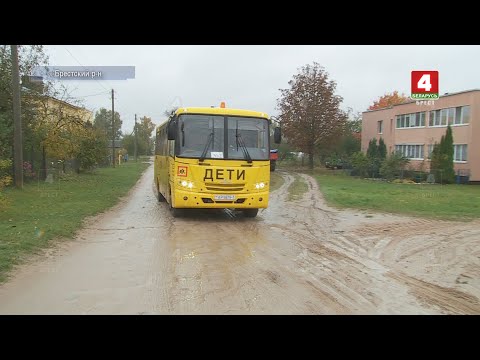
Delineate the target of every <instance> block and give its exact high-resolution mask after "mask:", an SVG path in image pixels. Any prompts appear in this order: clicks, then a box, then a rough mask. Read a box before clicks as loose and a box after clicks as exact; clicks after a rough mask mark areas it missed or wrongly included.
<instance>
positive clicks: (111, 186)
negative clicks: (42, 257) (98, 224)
mask: <svg viewBox="0 0 480 360" xmlns="http://www.w3.org/2000/svg"><path fill="white" fill-rule="evenodd" d="M142 160H143V161H144V160H145V159H139V161H138V162H133V161H131V162H128V163H125V164H122V165H121V166H117V167H116V168H115V169H113V168H102V169H97V170H96V171H95V173H85V174H81V175H68V176H65V177H64V178H63V179H61V180H59V181H56V182H54V183H51V184H50V183H45V182H37V183H29V184H26V185H25V186H24V189H23V190H16V189H14V188H9V189H6V190H5V196H6V198H7V200H8V203H9V205H8V207H7V208H5V209H3V210H2V211H0V282H3V281H5V279H6V275H7V273H8V271H9V270H11V269H12V267H13V266H14V265H16V264H19V263H21V261H22V259H24V257H25V255H28V254H31V253H35V252H36V251H37V250H39V249H41V248H44V247H46V246H48V245H49V243H50V242H51V240H52V239H54V238H61V237H71V236H72V235H73V234H74V233H75V231H76V230H78V229H79V228H80V227H81V225H82V221H83V220H84V219H85V218H86V217H87V216H91V215H95V214H97V213H99V212H101V211H104V210H106V209H108V208H109V207H111V206H113V205H115V204H116V203H117V202H118V199H119V198H120V197H121V196H124V195H125V194H126V193H127V192H128V190H129V189H130V188H131V187H132V186H133V185H134V184H135V183H136V182H137V180H138V179H139V177H140V175H141V173H142V172H143V171H144V170H145V169H146V168H147V167H148V164H147V163H144V162H143V161H142Z"/></svg>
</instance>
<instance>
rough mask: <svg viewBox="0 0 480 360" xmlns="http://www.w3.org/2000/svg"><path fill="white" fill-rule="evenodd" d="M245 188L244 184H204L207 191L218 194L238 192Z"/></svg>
mask: <svg viewBox="0 0 480 360" xmlns="http://www.w3.org/2000/svg"><path fill="white" fill-rule="evenodd" d="M244 188H245V184H213V183H210V184H205V189H207V190H208V191H213V192H215V191H218V192H223V193H225V192H240V191H243V189H244Z"/></svg>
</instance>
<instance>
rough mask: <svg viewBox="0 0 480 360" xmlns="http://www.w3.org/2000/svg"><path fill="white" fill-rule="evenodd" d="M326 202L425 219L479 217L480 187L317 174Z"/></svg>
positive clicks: (466, 218) (467, 218)
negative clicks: (423, 217) (391, 181)
mask: <svg viewBox="0 0 480 360" xmlns="http://www.w3.org/2000/svg"><path fill="white" fill-rule="evenodd" d="M315 177H316V179H317V181H318V183H319V185H320V189H321V190H322V192H323V193H324V195H325V198H326V199H327V201H328V202H329V203H330V204H332V205H335V206H338V207H349V208H357V209H364V210H376V211H383V212H391V213H401V214H410V215H418V216H425V217H433V218H441V219H451V220H469V219H472V218H478V217H480V186H476V185H427V184H425V185H420V184H391V183H387V182H383V181H371V180H362V179H357V178H353V177H350V176H344V175H322V174H321V175H315Z"/></svg>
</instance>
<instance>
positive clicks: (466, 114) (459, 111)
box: [453, 106, 470, 125]
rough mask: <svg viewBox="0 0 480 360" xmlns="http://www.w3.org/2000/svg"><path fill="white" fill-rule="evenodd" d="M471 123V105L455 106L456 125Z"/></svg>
mask: <svg viewBox="0 0 480 360" xmlns="http://www.w3.org/2000/svg"><path fill="white" fill-rule="evenodd" d="M468 123H470V106H458V107H456V108H455V121H454V122H453V124H455V125H463V124H468Z"/></svg>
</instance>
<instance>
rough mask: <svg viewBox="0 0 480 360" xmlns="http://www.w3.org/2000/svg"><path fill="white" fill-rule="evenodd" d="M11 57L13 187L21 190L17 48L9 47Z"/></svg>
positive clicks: (20, 132) (20, 126) (20, 119)
mask: <svg viewBox="0 0 480 360" xmlns="http://www.w3.org/2000/svg"><path fill="white" fill-rule="evenodd" d="M10 49H11V57H12V90H13V121H14V123H15V126H14V130H13V166H14V168H15V186H16V187H17V188H19V189H22V188H23V147H22V118H21V116H20V115H21V113H20V111H21V108H20V75H19V71H18V47H17V45H10Z"/></svg>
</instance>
